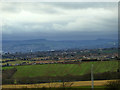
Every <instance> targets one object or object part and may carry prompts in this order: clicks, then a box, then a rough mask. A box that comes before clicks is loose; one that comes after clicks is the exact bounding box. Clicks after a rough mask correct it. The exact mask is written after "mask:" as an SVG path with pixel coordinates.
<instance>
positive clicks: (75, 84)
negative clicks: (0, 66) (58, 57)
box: [2, 80, 114, 88]
mask: <svg viewBox="0 0 120 90" xmlns="http://www.w3.org/2000/svg"><path fill="white" fill-rule="evenodd" d="M108 81H114V80H96V81H94V86H103V85H104V84H106V83H107V82H108ZM62 85H63V83H61V82H56V83H42V84H23V85H22V84H21V85H13V84H12V85H2V88H42V87H46V88H49V87H62ZM70 86H71V87H78V86H91V81H76V82H65V87H70Z"/></svg>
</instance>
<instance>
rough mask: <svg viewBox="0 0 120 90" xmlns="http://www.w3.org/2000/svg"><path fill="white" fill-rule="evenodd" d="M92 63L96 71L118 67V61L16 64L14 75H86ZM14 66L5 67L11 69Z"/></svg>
mask: <svg viewBox="0 0 120 90" xmlns="http://www.w3.org/2000/svg"><path fill="white" fill-rule="evenodd" d="M91 64H93V65H94V73H103V72H108V71H110V72H112V71H116V70H117V68H118V62H117V61H99V62H83V63H81V64H44V65H26V66H16V67H15V68H17V72H16V73H15V74H14V75H13V77H14V78H17V77H36V76H64V75H67V74H69V75H84V74H87V73H90V70H91ZM9 68H13V67H3V69H9Z"/></svg>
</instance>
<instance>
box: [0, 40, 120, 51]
mask: <svg viewBox="0 0 120 90" xmlns="http://www.w3.org/2000/svg"><path fill="white" fill-rule="evenodd" d="M2 44H3V45H2V49H3V52H30V51H31V50H32V51H48V50H61V49H74V48H79V49H94V48H111V47H117V44H118V41H117V40H115V39H97V40H65V41H52V40H46V39H35V40H22V41H12V40H3V41H2Z"/></svg>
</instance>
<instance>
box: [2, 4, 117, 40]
mask: <svg viewBox="0 0 120 90" xmlns="http://www.w3.org/2000/svg"><path fill="white" fill-rule="evenodd" d="M0 12H1V16H2V18H0V19H2V31H3V39H11V40H25V39H48V40H85V39H99V38H105V39H106V38H109V39H115V38H117V34H118V6H117V2H116V3H105V2H103V3H92V2H91V3H82V2H77V3H72V2H69V3H68V2H66V3H62V2H59V3H38V2H36V3H35V2H34V3H28V2H27V3H24V2H22V3H20V2H19V3H10V2H9V3H0Z"/></svg>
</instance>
